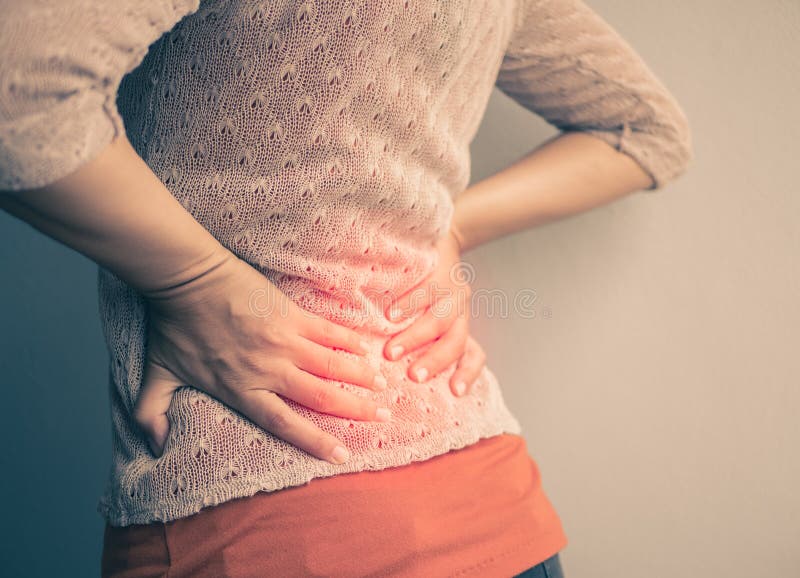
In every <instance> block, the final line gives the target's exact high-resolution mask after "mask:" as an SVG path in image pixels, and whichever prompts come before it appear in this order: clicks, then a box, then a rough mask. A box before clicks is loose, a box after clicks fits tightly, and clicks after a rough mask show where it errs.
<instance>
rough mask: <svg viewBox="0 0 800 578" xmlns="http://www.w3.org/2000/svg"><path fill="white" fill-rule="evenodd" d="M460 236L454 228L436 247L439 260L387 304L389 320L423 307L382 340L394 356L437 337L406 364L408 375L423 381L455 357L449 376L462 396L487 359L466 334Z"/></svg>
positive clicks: (467, 300)
mask: <svg viewBox="0 0 800 578" xmlns="http://www.w3.org/2000/svg"><path fill="white" fill-rule="evenodd" d="M460 238H461V237H460V235H459V233H458V231H457V230H456V229H455V228H452V229H451V230H450V231H449V232H448V234H447V235H445V236H444V237H442V239H441V240H440V241H439V244H438V246H437V250H438V252H439V260H438V263H437V266H436V268H435V269H434V270H433V271H432V272H431V274H430V275H429V276H428V277H426V278H425V279H423V280H422V281H421V282H420V283H419V284H417V285H416V286H415V287H412V288H411V289H409V290H408V291H407V292H406V293H404V294H403V295H401V296H400V297H399V298H398V299H397V300H396V301H394V302H392V303H390V304H389V306H388V307H387V309H386V316H387V318H389V319H390V320H392V321H396V320H398V319H402V318H404V317H408V316H410V315H413V314H414V313H416V312H417V311H420V310H422V309H425V312H424V313H423V314H422V315H420V316H419V318H418V319H417V320H415V321H414V323H412V324H411V325H410V326H408V327H407V328H406V329H404V330H403V331H401V332H399V333H397V334H396V335H394V336H393V337H392V338H391V339H390V340H389V341H387V342H386V346H385V348H384V355H385V356H386V358H387V359H392V360H394V359H398V358H400V356H402V355H403V354H404V353H408V352H409V351H413V350H415V349H417V348H418V347H420V346H422V345H424V344H426V343H428V342H430V341H435V343H433V345H431V347H430V348H429V349H428V350H427V351H426V352H425V354H424V355H422V356H420V358H419V359H417V360H416V361H415V362H414V363H412V364H411V365H410V366H409V368H408V369H409V376H410V377H411V378H412V379H414V380H415V381H417V382H418V383H421V382H423V381H425V380H427V379H428V378H429V377H432V376H434V375H436V374H437V373H439V372H440V371H442V370H443V369H445V368H446V367H448V366H449V365H450V364H451V363H453V362H454V361H458V364H457V366H456V370H455V372H453V375H452V377H451V378H450V389H451V390H452V392H453V393H454V394H455V395H457V396H461V395H464V394H465V393H466V392H467V391H468V389H469V387H471V385H472V384H473V383H474V381H475V380H476V379H477V378H478V376H479V375H480V372H481V369H482V368H483V365H484V363H485V361H486V354H485V353H484V351H483V349H482V348H481V346H480V345H479V344H478V343H477V342H476V341H475V340H474V339H472V337H470V336H469V303H470V296H471V295H472V290H471V289H470V286H469V283H467V282H465V280H463V279H460V278H459V277H460V272H459V264H460V262H461V248H460V243H459V239H460Z"/></svg>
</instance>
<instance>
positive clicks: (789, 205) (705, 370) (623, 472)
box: [466, 0, 800, 578]
mask: <svg viewBox="0 0 800 578" xmlns="http://www.w3.org/2000/svg"><path fill="white" fill-rule="evenodd" d="M588 3H589V4H590V5H591V6H592V7H593V8H595V9H596V10H597V11H598V12H599V13H600V14H601V15H602V16H603V17H605V18H606V19H607V20H608V21H609V22H610V23H611V24H612V25H613V26H615V27H616V28H617V30H619V31H620V33H621V34H622V35H623V36H624V37H626V38H627V39H628V41H629V42H631V44H632V45H633V46H634V47H635V48H636V49H637V50H638V51H639V53H640V54H641V55H642V56H643V57H644V59H645V60H646V61H647V62H648V63H649V65H650V66H651V68H652V69H653V70H654V71H655V72H656V74H657V75H658V76H659V77H660V78H662V80H663V81H664V82H665V84H666V85H667V86H668V87H669V88H670V90H671V91H672V92H673V93H674V94H675V96H676V97H677V98H678V100H679V101H680V102H681V104H682V106H683V107H684V109H685V110H686V113H687V115H688V117H689V119H690V122H691V125H692V128H693V134H694V142H695V151H696V159H695V161H694V164H693V166H692V167H691V169H690V170H689V172H687V173H686V174H685V175H684V176H683V177H681V178H680V179H679V180H678V181H675V182H674V183H672V184H671V185H668V186H667V188H665V189H663V190H661V191H658V192H655V193H636V194H634V195H632V196H630V197H628V198H626V199H623V200H622V201H619V202H617V203H615V204H613V205H608V206H606V207H603V208H599V209H597V210H594V211H591V212H589V213H585V214H583V215H580V216H575V217H572V218H570V219H566V220H563V221H561V222H559V223H553V224H549V225H546V226H544V227H541V228H538V229H536V230H530V231H526V232H524V233H520V234H518V235H514V236H511V237H507V238H505V239H502V240H499V241H495V242H493V243H490V244H488V245H485V246H483V247H480V248H478V249H476V250H475V251H472V252H470V253H468V254H467V255H466V260H467V261H469V262H471V263H472V264H474V265H475V266H476V270H477V279H476V281H475V283H474V287H475V288H476V289H481V288H483V289H488V288H499V289H503V290H504V291H505V292H506V294H507V295H511V296H513V295H515V294H519V292H520V291H521V290H524V289H528V290H531V289H532V290H534V291H535V292H536V295H537V300H536V302H535V303H536V305H535V306H534V310H535V311H536V313H537V315H538V316H537V317H535V318H533V319H524V318H519V317H514V316H509V317H508V318H505V319H502V318H498V317H497V316H493V317H492V318H491V319H490V318H489V317H488V316H486V315H484V316H483V317H482V318H481V319H479V320H476V321H474V322H473V326H474V327H475V332H476V335H477V336H478V337H479V338H480V340H481V342H482V343H483V344H484V346H485V349H486V350H487V352H488V355H489V366H490V367H491V368H492V369H493V371H494V372H495V373H496V374H497V376H498V378H499V379H500V383H501V384H502V385H503V388H504V392H505V396H506V399H507V401H508V403H509V405H510V406H511V407H512V409H513V410H514V411H515V413H516V414H517V415H518V417H519V418H520V420H521V422H522V424H523V430H524V435H525V437H526V438H527V440H528V443H529V448H530V451H531V454H532V455H533V456H534V458H535V459H536V460H537V462H538V463H539V466H540V468H541V471H542V476H543V482H544V486H545V489H546V491H547V493H548V495H549V496H550V498H551V500H552V501H553V502H554V504H555V505H556V507H557V509H558V511H559V512H560V514H561V516H562V519H563V522H564V525H565V528H566V531H567V534H568V536H569V538H570V545H569V546H568V547H567V549H566V550H565V551H564V553H563V554H562V557H563V560H564V566H565V570H566V572H567V575H568V578H581V577H590V578H605V577H609V578H611V577H614V578H620V577H623V578H628V577H630V578H649V577H665V578H666V577H673V576H697V577H701V576H702V577H719V578H723V577H724V578H740V577H741V578H745V577H746V578H752V577H756V576H757V577H761V576H764V577H767V576H769V577H772V576H775V577H793V576H800V448H798V446H800V388H798V386H800V347H799V345H800V303H799V301H798V300H800V226H799V225H798V220H799V219H800V184H798V182H800V176H798V173H797V166H798V163H797V158H798V156H800V147H799V146H798V144H797V142H796V141H797V139H798V138H800V128H799V127H800V105H799V104H798V103H800V64H798V63H799V62H800V39H799V37H798V36H799V34H800V2H797V1H796V0H783V1H779V0H747V1H738V2H723V1H721V0H715V1H711V0H704V1H700V2H690V1H688V0H681V1H679V2H656V1H654V0H649V1H647V2H631V1H624V0H588ZM553 133H554V130H553V129H552V128H550V127H548V126H547V125H546V124H544V123H543V122H542V121H541V120H539V119H538V118H537V117H535V116H534V115H532V114H531V113H529V112H527V111H525V110H524V109H522V108H521V107H518V106H517V105H516V104H515V103H514V102H513V101H511V100H509V99H508V98H506V97H505V96H504V95H502V94H500V93H499V92H498V93H496V94H495V95H494V96H493V99H492V102H491V104H490V110H489V111H488V113H487V116H486V118H485V121H484V123H483V125H482V127H481V131H480V133H479V135H478V137H477V138H476V141H475V142H474V146H473V155H474V159H473V175H472V176H473V180H478V179H480V178H483V177H485V176H487V175H488V174H490V173H491V172H493V171H495V170H498V169H499V168H501V167H502V166H504V165H505V164H507V163H509V162H511V161H512V160H513V159H514V158H516V157H517V156H519V155H521V154H523V153H525V152H526V151H527V150H528V149H529V148H531V147H532V146H534V145H535V144H537V143H539V142H540V141H541V140H543V139H545V138H547V137H548V136H550V135H551V134H553ZM553 194H558V191H553ZM548 311H549V312H550V317H549V318H546V317H545V315H546V313H547V312H548Z"/></svg>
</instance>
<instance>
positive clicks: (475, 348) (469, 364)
mask: <svg viewBox="0 0 800 578" xmlns="http://www.w3.org/2000/svg"><path fill="white" fill-rule="evenodd" d="M485 364H486V353H485V352H484V350H483V348H482V347H481V346H480V345H479V344H478V342H477V341H475V340H474V339H473V338H472V337H468V338H467V343H466V346H465V349H464V355H463V356H462V357H461V359H460V360H459V361H458V365H456V370H455V371H454V372H453V375H452V376H451V377H450V390H451V391H452V392H453V394H454V395H456V396H462V395H464V394H466V393H467V392H468V391H469V390H470V389H471V388H472V385H473V384H474V383H475V380H477V379H478V377H479V376H480V374H481V371H482V370H483V367H484V365H485Z"/></svg>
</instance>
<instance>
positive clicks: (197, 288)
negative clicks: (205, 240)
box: [140, 244, 239, 304]
mask: <svg viewBox="0 0 800 578" xmlns="http://www.w3.org/2000/svg"><path fill="white" fill-rule="evenodd" d="M238 261H239V258H238V257H237V256H236V255H234V254H233V253H232V252H231V251H229V250H228V249H226V248H225V247H224V246H222V245H221V244H217V246H211V247H209V250H208V251H207V252H206V253H205V254H203V255H202V256H200V257H198V258H197V259H196V260H194V261H193V262H192V263H189V264H187V265H186V266H184V267H182V268H181V269H180V270H179V271H175V272H174V273H173V274H171V275H170V276H169V277H168V278H165V279H162V280H161V283H160V284H158V285H157V286H152V287H149V288H143V289H140V292H141V294H142V295H143V296H144V298H145V299H146V300H148V301H149V302H151V303H153V304H156V303H159V302H163V301H166V300H169V301H174V300H176V299H177V300H181V299H185V298H189V297H190V296H192V295H194V294H197V293H201V292H203V291H205V290H207V289H208V288H209V287H211V286H213V285H214V284H215V283H217V281H218V279H219V278H220V276H224V275H225V274H226V271H227V270H228V269H229V268H230V266H232V265H236V263H237V262H238Z"/></svg>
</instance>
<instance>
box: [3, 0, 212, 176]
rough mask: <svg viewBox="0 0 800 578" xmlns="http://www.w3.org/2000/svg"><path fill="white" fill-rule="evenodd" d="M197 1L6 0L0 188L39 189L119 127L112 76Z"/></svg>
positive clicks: (75, 166)
mask: <svg viewBox="0 0 800 578" xmlns="http://www.w3.org/2000/svg"><path fill="white" fill-rule="evenodd" d="M198 4H199V1H198V0H170V1H162V2H157V1H135V2H134V1H130V0H114V1H113V2H111V1H101V0H96V1H90V0H49V1H48V0H17V1H15V0H11V1H6V2H3V3H2V7H3V18H2V21H0V57H1V58H2V67H0V190H7V191H14V190H23V189H29V188H36V187H41V186H45V185H48V184H50V183H52V182H54V181H57V180H58V179H60V178H62V177H64V176H66V175H68V174H70V173H72V172H74V171H75V170H77V169H78V168H79V167H80V166H81V165H83V164H84V163H86V162H87V161H89V160H90V159H91V158H93V157H94V156H95V155H97V154H98V153H99V152H100V151H101V150H102V149H103V148H104V147H105V146H107V145H108V144H109V143H110V142H111V141H113V140H114V139H115V138H116V136H117V135H119V134H121V133H123V132H124V125H123V122H122V119H121V118H120V116H119V113H118V112H117V108H116V93H117V89H118V87H119V84H120V81H121V80H122V77H123V76H125V74H127V73H128V72H130V71H131V70H133V69H134V68H135V67H136V66H138V64H139V63H140V62H141V61H142V60H143V58H144V56H145V54H146V53H147V51H148V49H149V46H150V45H151V44H152V43H153V42H155V41H156V40H157V39H158V38H159V37H160V36H161V35H162V34H163V33H164V32H166V31H168V30H170V29H171V28H173V27H174V26H175V24H176V23H177V22H178V21H179V20H180V19H181V18H183V17H184V16H185V15H187V14H190V13H191V12H194V11H196V10H197V8H198Z"/></svg>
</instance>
